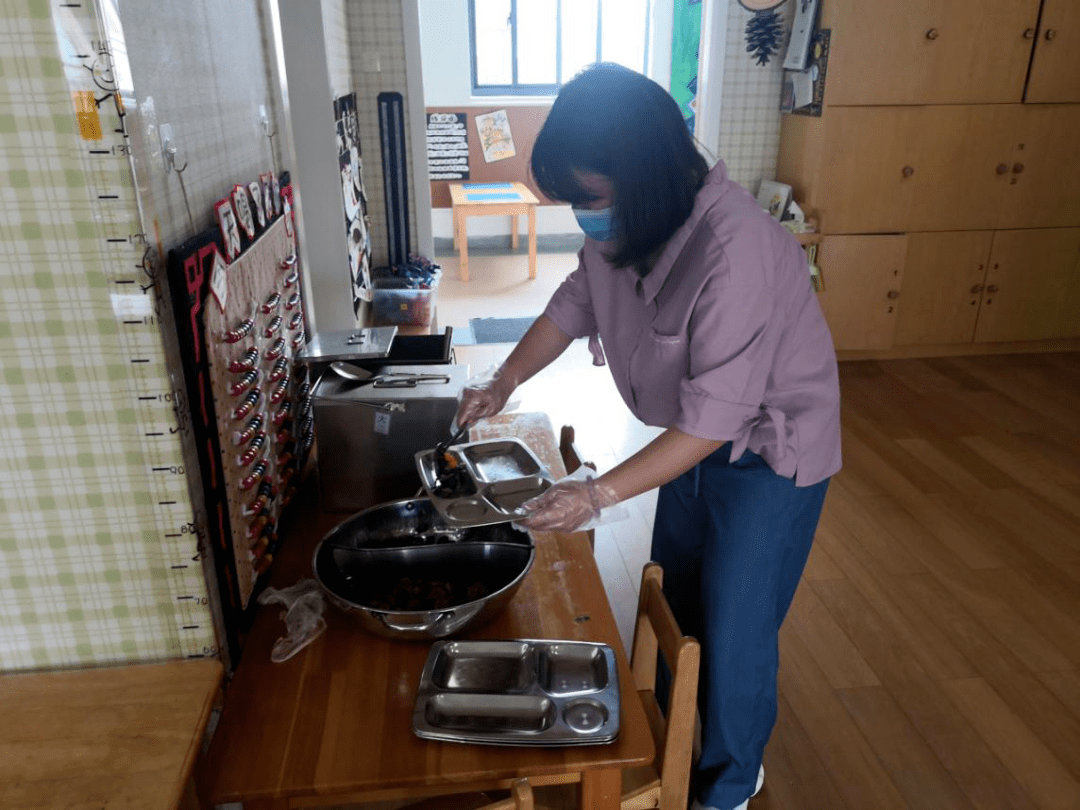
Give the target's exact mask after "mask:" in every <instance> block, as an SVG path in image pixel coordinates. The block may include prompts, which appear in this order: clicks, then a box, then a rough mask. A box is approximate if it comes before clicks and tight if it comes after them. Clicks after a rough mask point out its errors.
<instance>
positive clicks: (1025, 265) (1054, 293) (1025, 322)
mask: <svg viewBox="0 0 1080 810" xmlns="http://www.w3.org/2000/svg"><path fill="white" fill-rule="evenodd" d="M1078 265H1080V228H1045V229H1039V230H1027V231H998V232H996V233H995V234H994V243H993V248H992V249H991V251H990V266H989V269H988V271H987V274H986V291H985V293H984V294H983V302H982V307H981V308H980V310H979V323H978V326H977V327H976V329H975V340H976V342H979V343H989V342H994V341H1004V340H1044V339H1046V338H1061V337H1069V336H1072V335H1075V334H1076V332H1077V327H1076V321H1077V314H1076V310H1075V307H1076V303H1077V302H1076V301H1075V300H1072V301H1070V300H1069V296H1070V295H1072V296H1075V295H1076V290H1077V284H1076V274H1077V272H1078Z"/></svg>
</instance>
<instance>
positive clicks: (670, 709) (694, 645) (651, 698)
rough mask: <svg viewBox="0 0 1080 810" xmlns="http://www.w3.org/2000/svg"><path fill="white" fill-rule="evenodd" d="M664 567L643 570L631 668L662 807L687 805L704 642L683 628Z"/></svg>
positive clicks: (655, 564) (648, 565) (652, 566)
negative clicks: (665, 677) (663, 671)
mask: <svg viewBox="0 0 1080 810" xmlns="http://www.w3.org/2000/svg"><path fill="white" fill-rule="evenodd" d="M663 578H664V571H663V569H662V568H661V567H660V566H659V565H658V564H657V563H652V562H651V563H648V564H647V565H646V566H645V568H644V569H643V570H642V572H641V592H640V594H639V595H638V609H637V620H636V622H635V624H634V647H633V654H632V655H631V658H630V669H631V671H632V672H633V675H634V683H635V685H636V686H637V689H638V693H639V694H640V696H641V700H642V704H643V705H644V706H645V713H646V715H648V717H649V725H650V727H651V728H652V733H653V741H654V743H655V745H656V763H657V765H656V770H657V771H658V772H659V774H660V806H661V807H680V808H681V807H686V806H687V804H688V798H689V792H690V769H691V766H692V761H693V754H694V724H695V722H696V717H697V688H698V670H699V668H700V665H701V645H699V644H698V642H697V640H696V639H694V638H691V637H690V636H684V635H683V634H682V632H681V631H680V630H679V625H678V623H677V622H676V621H675V616H674V614H673V613H672V612H671V606H670V605H668V602H667V599H666V598H665V597H664V592H663V590H662V587H661V586H662V584H663ZM657 653H659V654H660V655H663V657H664V662H665V663H666V664H667V667H668V670H669V671H670V673H671V688H670V691H669V692H668V695H667V713H666V715H665V714H664V712H662V711H661V709H660V704H659V703H658V702H657V700H656V667H657Z"/></svg>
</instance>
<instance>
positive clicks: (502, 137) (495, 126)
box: [476, 110, 517, 163]
mask: <svg viewBox="0 0 1080 810" xmlns="http://www.w3.org/2000/svg"><path fill="white" fill-rule="evenodd" d="M476 131H477V132H478V133H479V134H480V147H481V148H482V149H483V150H484V160H486V161H487V162H488V163H494V162H495V161H496V160H506V158H512V157H513V156H514V155H516V154H517V153H516V152H515V151H514V138H513V136H512V135H511V134H510V121H509V119H507V117H506V110H495V111H494V112H489V113H484V114H483V115H478V116H476Z"/></svg>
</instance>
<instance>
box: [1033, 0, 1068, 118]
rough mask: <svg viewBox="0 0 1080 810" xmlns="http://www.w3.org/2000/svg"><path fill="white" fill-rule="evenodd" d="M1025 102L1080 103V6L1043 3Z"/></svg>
mask: <svg viewBox="0 0 1080 810" xmlns="http://www.w3.org/2000/svg"><path fill="white" fill-rule="evenodd" d="M1024 100H1025V101H1029V102H1047V101H1061V102H1080V3H1077V2H1076V0H1044V2H1043V12H1042V18H1041V19H1040V21H1039V31H1038V36H1037V39H1036V45H1035V53H1034V54H1033V56H1032V59H1031V75H1030V77H1029V78H1028V87H1027V94H1026V95H1025V96H1024Z"/></svg>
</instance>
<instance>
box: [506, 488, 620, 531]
mask: <svg viewBox="0 0 1080 810" xmlns="http://www.w3.org/2000/svg"><path fill="white" fill-rule="evenodd" d="M618 502H619V497H618V495H616V494H615V490H613V489H612V488H611V487H609V486H606V485H605V484H601V483H600V482H599V481H597V479H595V478H589V479H588V480H585V481H561V482H559V483H558V484H555V485H554V486H553V487H551V488H550V489H549V490H547V492H545V493H544V494H543V495H538V496H537V497H535V498H532V499H531V500H528V501H526V502H525V503H524V504H522V506H521V509H522V511H524V512H528V513H529V516H528V517H527V518H524V519H523V520H519V521H515V523H517V524H518V525H521V526H524V527H525V528H527V529H533V530H534V531H540V532H572V531H574V530H575V529H577V528H579V527H581V526H583V525H584V524H586V523H588V522H589V521H590V520H595V519H596V518H598V517H599V516H600V510H601V509H606V508H607V507H609V506H614V505H615V504H617V503H618Z"/></svg>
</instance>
